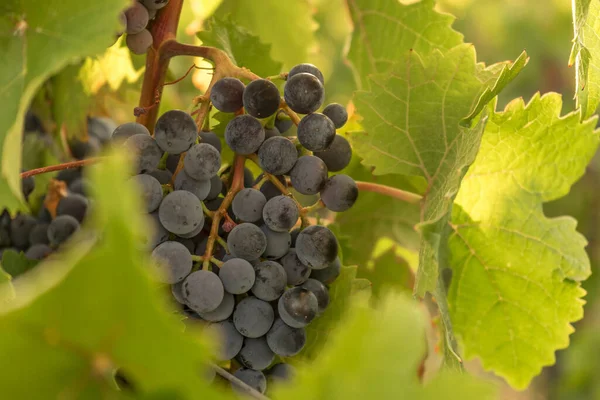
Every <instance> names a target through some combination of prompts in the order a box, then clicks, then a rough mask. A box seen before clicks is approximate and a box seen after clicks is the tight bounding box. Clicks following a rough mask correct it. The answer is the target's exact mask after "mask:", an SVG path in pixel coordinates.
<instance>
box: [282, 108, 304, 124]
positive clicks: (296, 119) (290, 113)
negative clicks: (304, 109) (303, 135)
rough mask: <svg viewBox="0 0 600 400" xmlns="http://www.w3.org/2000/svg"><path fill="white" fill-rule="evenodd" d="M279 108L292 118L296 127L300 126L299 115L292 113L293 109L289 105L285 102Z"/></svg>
mask: <svg viewBox="0 0 600 400" xmlns="http://www.w3.org/2000/svg"><path fill="white" fill-rule="evenodd" d="M279 107H280V108H281V109H282V110H283V111H285V113H286V114H287V115H288V116H289V117H290V119H291V120H292V122H293V123H294V125H296V126H298V124H299V123H300V117H299V116H298V114H296V113H295V112H294V111H292V109H291V108H290V107H289V106H288V105H287V104H285V102H281V105H280V106H279Z"/></svg>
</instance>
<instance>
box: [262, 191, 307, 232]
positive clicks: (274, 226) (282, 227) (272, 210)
mask: <svg viewBox="0 0 600 400" xmlns="http://www.w3.org/2000/svg"><path fill="white" fill-rule="evenodd" d="M298 217H299V212H298V206H296V203H295V202H294V200H292V199H291V198H289V197H287V196H275V197H273V198H272V199H271V200H269V201H267V204H265V207H264V208H263V219H264V221H265V224H266V225H267V226H268V227H269V229H271V230H273V231H275V232H287V231H289V230H290V229H292V228H293V227H294V225H296V222H297V221H298Z"/></svg>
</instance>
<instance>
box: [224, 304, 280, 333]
mask: <svg viewBox="0 0 600 400" xmlns="http://www.w3.org/2000/svg"><path fill="white" fill-rule="evenodd" d="M274 319H275V312H274V311H273V307H271V305H270V304H269V303H267V302H266V301H262V300H260V299H257V298H256V297H253V296H250V297H246V298H244V299H243V300H242V301H240V302H239V303H238V305H237V306H236V308H235V311H234V312H233V323H234V325H235V328H236V329H237V330H238V332H240V333H241V334H242V335H244V336H245V337H249V338H258V337H261V336H263V335H264V334H265V333H267V332H268V331H269V329H270V328H271V325H273V320H274Z"/></svg>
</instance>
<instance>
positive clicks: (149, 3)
mask: <svg viewBox="0 0 600 400" xmlns="http://www.w3.org/2000/svg"><path fill="white" fill-rule="evenodd" d="M141 1H142V4H143V5H144V6H145V7H146V8H147V9H148V10H160V9H161V8H163V7H164V6H166V5H167V4H168V3H169V0H141Z"/></svg>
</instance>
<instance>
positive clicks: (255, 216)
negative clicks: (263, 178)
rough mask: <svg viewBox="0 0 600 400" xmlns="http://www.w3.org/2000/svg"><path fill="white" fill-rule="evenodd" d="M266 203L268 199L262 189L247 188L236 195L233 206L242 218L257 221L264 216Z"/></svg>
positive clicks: (247, 220) (234, 211) (237, 215)
mask: <svg viewBox="0 0 600 400" xmlns="http://www.w3.org/2000/svg"><path fill="white" fill-rule="evenodd" d="M266 203H267V199H266V198H265V195H264V194H262V193H261V192H260V191H258V190H256V189H252V188H245V189H242V190H241V191H240V192H239V193H237V194H236V195H235V197H234V198H233V202H232V203H231V208H232V209H233V213H234V214H235V216H236V217H237V218H239V219H240V220H242V221H246V222H256V221H258V220H260V219H261V218H262V211H263V208H264V206H265V204H266Z"/></svg>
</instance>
